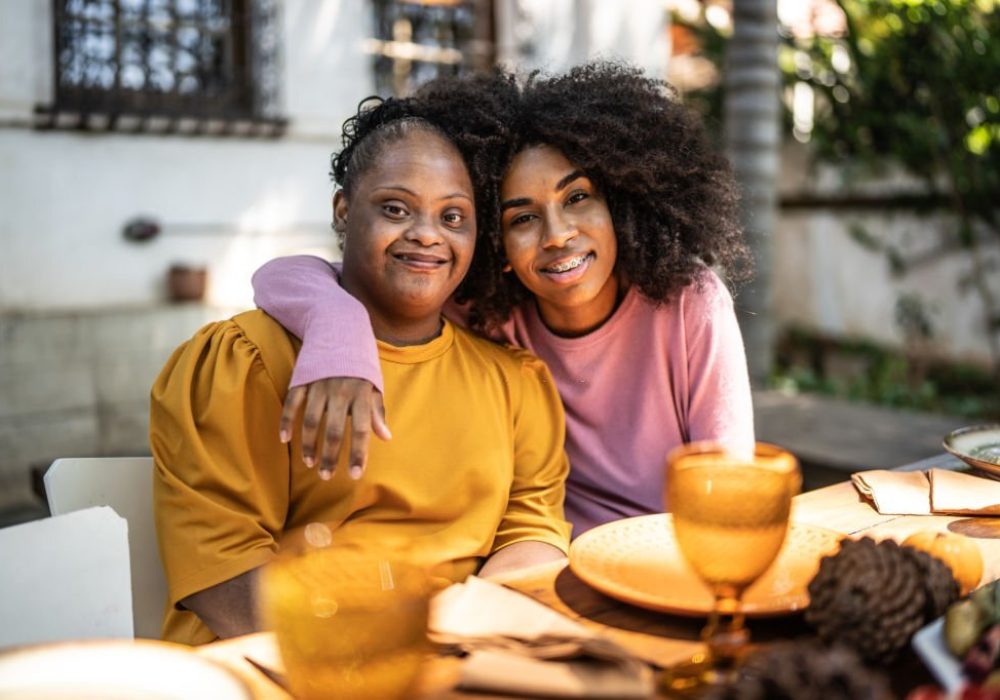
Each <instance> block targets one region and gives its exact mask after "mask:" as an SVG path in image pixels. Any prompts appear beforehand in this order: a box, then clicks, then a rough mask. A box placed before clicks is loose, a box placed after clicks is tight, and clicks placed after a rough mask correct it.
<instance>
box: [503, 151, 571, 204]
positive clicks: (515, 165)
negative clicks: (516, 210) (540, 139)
mask: <svg viewBox="0 0 1000 700" xmlns="http://www.w3.org/2000/svg"><path fill="white" fill-rule="evenodd" d="M574 170H576V166H575V165H573V163H571V162H570V160H569V159H568V158H567V157H566V156H565V155H563V152H562V151H560V150H559V149H558V148H556V147H554V146H548V145H541V146H529V147H528V148H525V149H524V150H523V151H521V152H520V153H518V154H517V155H516V156H514V159H513V160H512V161H511V162H510V167H508V168H507V172H506V174H505V175H504V178H503V183H502V190H503V192H504V193H505V194H506V193H511V194H513V190H515V189H521V188H526V187H549V188H553V187H555V185H556V183H558V182H559V180H561V179H562V178H563V177H565V176H566V175H568V174H569V173H571V172H573V171H574Z"/></svg>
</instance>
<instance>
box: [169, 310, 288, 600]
mask: <svg viewBox="0 0 1000 700" xmlns="http://www.w3.org/2000/svg"><path fill="white" fill-rule="evenodd" d="M281 406H282V402H281V396H280V393H279V391H278V390H277V389H276V387H275V385H274V383H273V381H272V378H271V377H270V376H269V374H268V372H267V370H266V369H265V366H264V363H263V361H262V359H261V356H260V353H259V351H258V350H257V348H256V347H255V346H254V345H253V344H252V343H251V342H250V341H249V340H248V339H247V338H246V337H245V335H244V334H243V331H242V330H241V329H240V327H239V326H238V325H237V324H236V323H234V322H233V321H223V322H220V323H214V324H210V325H208V326H206V327H204V328H202V329H201V330H200V331H199V332H198V333H197V334H196V335H195V336H194V337H193V338H192V339H191V340H189V341H188V342H186V343H185V344H184V345H182V346H181V347H179V348H178V349H177V350H176V351H175V352H174V354H173V355H172V356H171V358H170V360H169V361H168V362H167V364H166V366H165V367H164V368H163V371H162V372H161V373H160V376H159V378H158V379H157V380H156V383H155V384H154V385H153V389H152V394H151V404H150V444H151V447H152V451H153V458H154V461H155V465H156V466H155V471H154V485H153V498H154V509H155V517H156V524H157V533H158V537H159V544H160V555H161V558H162V560H163V564H164V568H165V571H166V574H167V583H168V588H169V597H170V603H171V604H172V605H176V604H177V602H178V601H180V600H182V599H184V598H186V597H187V596H189V595H191V594H193V593H197V592H198V591H201V590H204V589H206V588H209V587H211V586H213V585H215V584H218V583H222V582H223V581H227V580H229V579H231V578H233V577H235V576H238V575H239V574H242V573H244V572H246V571H249V570H251V569H254V568H256V567H258V566H261V565H263V564H265V563H266V562H267V561H269V560H270V559H271V558H272V556H273V553H274V552H275V551H276V549H277V539H278V536H279V534H280V532H281V530H282V527H283V524H284V522H285V516H286V512H287V508H288V493H289V453H288V448H287V446H286V445H283V444H281V442H280V441H279V440H278V439H277V429H276V426H277V425H278V422H279V418H280V415H281Z"/></svg>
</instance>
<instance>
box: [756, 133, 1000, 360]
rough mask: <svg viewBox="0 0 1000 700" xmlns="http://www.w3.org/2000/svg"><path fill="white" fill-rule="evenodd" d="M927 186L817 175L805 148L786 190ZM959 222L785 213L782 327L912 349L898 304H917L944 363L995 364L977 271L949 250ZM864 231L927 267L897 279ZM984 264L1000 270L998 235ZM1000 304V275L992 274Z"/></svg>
mask: <svg viewBox="0 0 1000 700" xmlns="http://www.w3.org/2000/svg"><path fill="white" fill-rule="evenodd" d="M919 189H920V183H917V182H913V181H911V180H909V179H907V178H906V177H905V176H903V175H901V174H899V173H898V172H896V173H892V172H890V173H887V174H883V175H880V176H878V177H875V176H862V175H861V174H858V173H851V174H848V173H845V172H842V171H837V170H834V169H832V168H810V167H808V163H807V154H806V152H805V150H804V148H803V147H802V146H800V145H798V144H789V145H786V147H785V150H784V152H783V156H782V176H781V190H782V193H783V194H785V195H788V196H795V195H801V194H805V195H810V196H816V195H821V196H828V197H830V198H837V197H842V196H844V195H845V194H847V193H851V192H862V193H872V194H877V193H883V194H884V193H888V192H896V193H899V192H915V191H919ZM957 224H958V222H957V220H956V217H955V216H954V215H953V214H952V213H951V212H950V211H949V210H947V209H938V210H933V211H930V212H917V211H913V210H906V209H895V210H892V211H887V210H881V211H879V210H862V209H850V208H847V209H844V208H836V209H832V208H825V207H821V206H819V207H815V208H811V209H799V208H797V209H786V210H783V211H782V212H780V216H779V220H778V226H777V230H776V231H775V234H774V235H775V245H774V251H775V264H774V286H773V289H774V313H775V317H776V320H777V322H778V324H779V325H784V326H787V325H789V324H794V325H798V326H801V327H804V328H809V329H813V330H815V331H818V332H820V333H824V334H826V335H829V336H831V337H842V338H859V339H868V340H872V341H875V342H878V343H881V344H884V345H886V346H889V347H902V345H903V344H904V343H905V342H906V338H905V337H904V335H903V333H902V331H901V330H900V328H899V327H898V325H897V324H896V321H895V309H896V302H897V300H898V299H899V298H900V296H902V295H904V294H905V295H912V296H915V297H917V298H919V299H920V300H921V302H922V303H923V304H924V306H925V308H926V310H927V312H928V316H929V320H930V322H931V325H932V327H933V330H934V337H933V339H932V341H931V347H930V348H929V351H930V352H932V353H934V354H936V355H938V356H940V357H941V358H944V359H950V360H955V361H963V362H969V363H973V364H978V365H983V366H987V365H988V364H989V362H990V356H989V350H988V347H989V345H988V338H987V332H986V326H985V323H984V314H985V312H984V307H983V305H982V303H981V301H980V299H979V297H978V296H977V295H976V294H975V292H974V291H973V290H972V289H971V288H969V286H968V285H964V286H963V285H962V284H960V282H961V280H963V279H964V278H967V277H968V273H969V271H970V266H971V262H970V259H969V257H968V255H966V254H965V253H963V252H962V251H960V250H950V251H948V250H943V251H942V250H940V242H941V236H942V232H947V231H954V230H955V227H956V226H957ZM858 227H860V228H861V229H863V231H864V232H865V233H866V234H868V235H870V236H871V238H872V240H873V241H874V242H875V243H877V244H879V245H881V246H885V247H892V248H894V249H895V250H897V251H898V252H899V253H900V255H901V256H902V257H903V259H905V260H911V261H918V260H919V261H920V262H919V264H915V265H913V266H911V267H910V268H909V269H908V270H907V271H906V272H905V273H904V274H901V275H898V274H894V272H893V270H892V268H891V266H890V263H889V258H888V256H887V255H886V254H885V253H884V252H880V251H877V250H872V249H870V248H869V247H866V246H864V245H861V244H860V243H859V242H858V241H857V240H855V238H854V237H852V235H851V230H852V228H858ZM991 238H992V239H993V242H990V244H989V245H987V246H985V248H984V258H985V259H986V260H987V261H992V264H993V266H994V267H993V270H995V271H996V270H1000V245H997V243H996V242H995V240H996V236H995V235H988V236H984V239H983V240H986V241H988V240H989V239H991ZM989 282H990V284H991V288H992V289H993V293H994V294H997V295H1000V273H994V274H992V275H991V277H990V280H989Z"/></svg>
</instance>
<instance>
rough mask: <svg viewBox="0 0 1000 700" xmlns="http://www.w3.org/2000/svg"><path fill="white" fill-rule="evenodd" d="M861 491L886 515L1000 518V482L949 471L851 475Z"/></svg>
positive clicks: (876, 472) (875, 472)
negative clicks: (986, 516) (982, 516)
mask: <svg viewBox="0 0 1000 700" xmlns="http://www.w3.org/2000/svg"><path fill="white" fill-rule="evenodd" d="M851 481H852V482H853V483H854V486H855V488H857V490H858V492H859V493H860V494H861V495H862V496H864V497H865V498H867V499H868V500H870V501H871V502H872V504H873V505H874V506H875V510H877V511H878V512H879V513H882V514H883V515H929V514H931V513H942V514H955V515H1000V481H997V480H995V479H991V478H989V477H982V476H974V475H972V474H968V473H964V472H956V471H950V470H948V469H931V470H929V471H927V472H894V471H887V470H884V469H875V470H872V471H867V472H857V473H855V474H851Z"/></svg>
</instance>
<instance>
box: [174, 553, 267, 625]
mask: <svg viewBox="0 0 1000 700" xmlns="http://www.w3.org/2000/svg"><path fill="white" fill-rule="evenodd" d="M257 571H258V570H257V569H251V570H250V571H247V572H246V573H244V574H240V575H239V576H236V577H235V578H231V579H229V580H228V581H223V582H222V583H219V584H216V585H214V586H212V587H211V588H206V589H205V590H203V591H199V592H198V593H194V594H192V595H189V596H188V597H187V598H184V599H183V600H181V601H180V605H181V607H183V608H187V609H188V610H190V611H191V612H193V613H194V614H195V615H197V616H198V617H200V618H201V621H202V622H204V623H205V624H206V625H208V628H209V629H210V630H212V632H214V633H215V634H217V635H218V636H219V637H220V638H222V639H226V638H228V637H238V636H240V635H244V634H250V633H251V632H256V631H258V630H259V629H260V626H259V622H258V619H257Z"/></svg>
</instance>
